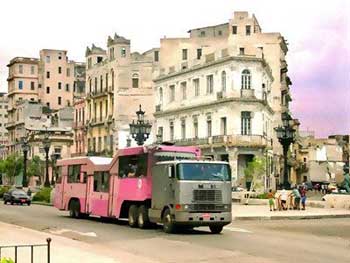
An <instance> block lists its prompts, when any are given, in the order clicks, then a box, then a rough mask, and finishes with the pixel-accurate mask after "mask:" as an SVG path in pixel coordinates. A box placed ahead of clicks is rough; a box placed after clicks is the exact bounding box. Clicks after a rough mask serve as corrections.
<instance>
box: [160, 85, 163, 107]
mask: <svg viewBox="0 0 350 263" xmlns="http://www.w3.org/2000/svg"><path fill="white" fill-rule="evenodd" d="M159 104H163V88H162V87H160V88H159Z"/></svg>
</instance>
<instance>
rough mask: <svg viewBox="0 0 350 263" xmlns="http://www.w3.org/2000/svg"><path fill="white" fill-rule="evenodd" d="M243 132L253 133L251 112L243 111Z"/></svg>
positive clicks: (246, 133)
mask: <svg viewBox="0 0 350 263" xmlns="http://www.w3.org/2000/svg"><path fill="white" fill-rule="evenodd" d="M241 134H242V135H251V112H249V111H242V112H241Z"/></svg>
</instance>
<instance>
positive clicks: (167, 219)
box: [163, 208, 175, 233]
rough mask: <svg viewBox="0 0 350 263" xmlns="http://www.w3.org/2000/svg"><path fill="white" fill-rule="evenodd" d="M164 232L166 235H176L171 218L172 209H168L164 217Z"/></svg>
mask: <svg viewBox="0 0 350 263" xmlns="http://www.w3.org/2000/svg"><path fill="white" fill-rule="evenodd" d="M163 230H164V232H165V233H174V232H175V224H174V221H173V218H172V217H171V213H170V209H169V208H167V209H166V210H165V212H164V215H163Z"/></svg>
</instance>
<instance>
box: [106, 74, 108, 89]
mask: <svg viewBox="0 0 350 263" xmlns="http://www.w3.org/2000/svg"><path fill="white" fill-rule="evenodd" d="M107 90H108V73H106V91H107Z"/></svg>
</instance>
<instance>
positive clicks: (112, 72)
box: [111, 70, 114, 90]
mask: <svg viewBox="0 0 350 263" xmlns="http://www.w3.org/2000/svg"><path fill="white" fill-rule="evenodd" d="M111 75H112V76H111V78H112V90H114V71H113V70H112V71H111Z"/></svg>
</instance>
